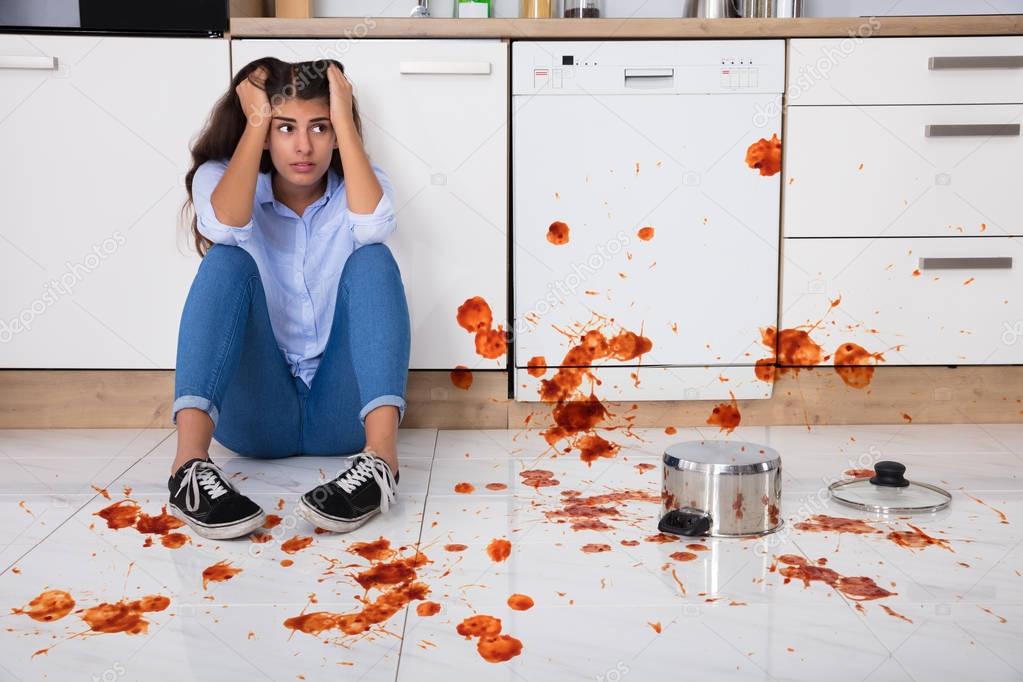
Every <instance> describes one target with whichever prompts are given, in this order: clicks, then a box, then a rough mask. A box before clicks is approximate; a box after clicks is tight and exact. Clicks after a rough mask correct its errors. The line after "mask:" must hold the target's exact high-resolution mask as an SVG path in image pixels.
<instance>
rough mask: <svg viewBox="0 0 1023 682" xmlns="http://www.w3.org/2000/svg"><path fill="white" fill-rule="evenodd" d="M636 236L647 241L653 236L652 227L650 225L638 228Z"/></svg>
mask: <svg viewBox="0 0 1023 682" xmlns="http://www.w3.org/2000/svg"><path fill="white" fill-rule="evenodd" d="M636 236H637V237H639V238H640V239H642V240H643V241H645V242H648V241H650V240H651V239H653V238H654V228H652V227H650V226H647V227H641V228H639V232H637V233H636Z"/></svg>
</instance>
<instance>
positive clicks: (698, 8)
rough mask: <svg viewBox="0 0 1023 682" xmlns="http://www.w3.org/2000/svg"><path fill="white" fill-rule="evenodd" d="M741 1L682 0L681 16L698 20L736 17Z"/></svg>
mask: <svg viewBox="0 0 1023 682" xmlns="http://www.w3.org/2000/svg"><path fill="white" fill-rule="evenodd" d="M741 3H742V0H682V16H683V17H691V18H700V19H723V18H726V17H738V16H740V15H739V7H740V6H741Z"/></svg>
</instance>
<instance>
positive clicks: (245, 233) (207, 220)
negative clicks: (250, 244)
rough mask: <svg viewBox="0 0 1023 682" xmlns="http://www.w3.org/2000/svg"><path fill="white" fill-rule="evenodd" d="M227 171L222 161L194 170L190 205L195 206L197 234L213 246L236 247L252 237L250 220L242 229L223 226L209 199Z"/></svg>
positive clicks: (211, 161)
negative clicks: (225, 245)
mask: <svg viewBox="0 0 1023 682" xmlns="http://www.w3.org/2000/svg"><path fill="white" fill-rule="evenodd" d="M226 170H227V163H225V162H224V161H218V160H212V159H211V160H210V161H206V162H204V163H203V164H202V165H200V166H199V168H197V169H196V171H195V175H194V176H192V204H193V205H194V206H195V218H196V225H197V227H198V228H199V233H200V234H202V236H204V237H206V238H207V239H209V240H210V241H211V242H213V243H214V244H228V245H230V246H238V245H240V244H241V243H242V242H244V241H245V240H246V239H248V238H249V237H250V236H251V235H252V218H251V217H250V218H249V222H248V223H247V224H245V225H244V226H243V227H234V226H233V225H225V224H224V223H222V222H220V221H219V220H217V214H216V212H214V210H213V203H212V202H211V199H210V198H211V197H212V196H213V190H215V189H216V188H217V185H218V184H219V183H220V178H222V177H224V171H226Z"/></svg>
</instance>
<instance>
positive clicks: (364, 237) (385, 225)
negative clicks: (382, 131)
mask: <svg viewBox="0 0 1023 682" xmlns="http://www.w3.org/2000/svg"><path fill="white" fill-rule="evenodd" d="M370 165H371V167H372V168H373V172H374V173H376V176H377V180H378V181H379V182H380V188H381V189H382V190H383V191H384V193H383V196H381V197H380V201H378V202H377V206H376V208H375V209H373V212H372V213H355V212H353V211H352V210H351V209H350V208H347V206H346V208H345V210H346V211H347V212H348V224H349V225H351V228H352V237H353V238H354V240H355V247H356V248H358V247H360V246H365V245H366V244H377V243H380V242H383V241H384V240H385V239H387V238H388V237H389V236H390V235H391V233H392V232H394V230H395V228H396V227H397V226H398V221H397V220H396V219H395V217H394V185H392V184H391V179H390V178H388V177H387V174H386V173H385V172H384V171H383V170H382V169H381V168H380V167H379V166H377V165H376V164H375V163H371V164H370Z"/></svg>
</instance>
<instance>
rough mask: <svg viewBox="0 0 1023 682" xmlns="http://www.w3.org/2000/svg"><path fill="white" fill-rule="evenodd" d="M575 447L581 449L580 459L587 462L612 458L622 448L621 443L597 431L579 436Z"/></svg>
mask: <svg viewBox="0 0 1023 682" xmlns="http://www.w3.org/2000/svg"><path fill="white" fill-rule="evenodd" d="M575 447H576V449H578V450H579V459H581V460H582V461H584V462H586V463H587V464H592V463H593V462H595V461H596V460H598V459H601V458H604V459H611V458H613V457H614V456H615V455H617V454H618V451H619V450H621V446H620V445H618V444H616V443H612V442H611V441H609V440H607V439H605V438H603V437H601V436H598V435H597V434H595V433H587V434H585V435H582V436H579V438H577V439H576V441H575Z"/></svg>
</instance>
